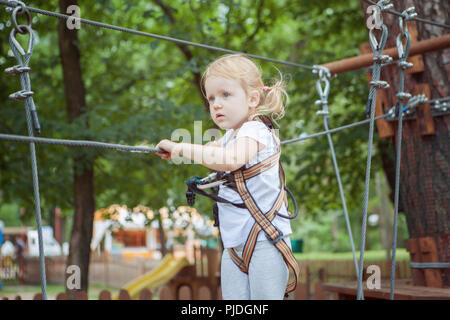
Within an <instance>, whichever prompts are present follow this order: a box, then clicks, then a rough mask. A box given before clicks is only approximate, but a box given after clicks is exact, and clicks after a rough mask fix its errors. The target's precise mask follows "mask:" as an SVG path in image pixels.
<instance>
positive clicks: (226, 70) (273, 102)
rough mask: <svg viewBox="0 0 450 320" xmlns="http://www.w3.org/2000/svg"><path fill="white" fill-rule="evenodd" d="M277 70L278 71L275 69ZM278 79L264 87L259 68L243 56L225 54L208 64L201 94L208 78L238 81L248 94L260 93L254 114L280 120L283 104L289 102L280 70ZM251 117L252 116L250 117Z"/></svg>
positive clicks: (283, 112)
mask: <svg viewBox="0 0 450 320" xmlns="http://www.w3.org/2000/svg"><path fill="white" fill-rule="evenodd" d="M277 70H278V69H277ZM278 72H279V74H280V79H279V80H278V81H275V83H274V84H273V85H272V86H269V87H267V86H265V85H264V83H263V81H262V71H261V68H260V67H258V66H256V64H255V63H254V62H253V61H251V60H250V59H249V58H247V57H246V56H244V55H243V54H227V55H224V56H222V57H220V58H218V59H217V60H215V61H213V62H212V63H210V64H209V65H208V66H207V68H206V70H205V72H204V73H203V75H202V86H201V88H202V93H203V96H205V98H206V94H205V90H204V87H205V81H206V79H207V78H208V77H210V76H215V77H221V78H227V79H233V80H238V81H239V82H240V83H241V86H242V88H243V89H244V90H245V92H246V93H247V94H248V93H249V92H250V91H251V90H258V91H259V93H260V100H259V104H258V105H257V107H256V109H255V114H257V113H260V114H265V115H269V116H270V117H271V118H272V119H274V120H277V119H281V118H282V117H284V115H285V111H284V109H285V103H284V101H283V100H284V99H283V98H285V99H286V105H287V103H288V102H289V96H288V94H287V92H286V90H285V87H286V84H285V82H284V81H283V75H282V74H281V72H280V70H278ZM250 116H252V115H250Z"/></svg>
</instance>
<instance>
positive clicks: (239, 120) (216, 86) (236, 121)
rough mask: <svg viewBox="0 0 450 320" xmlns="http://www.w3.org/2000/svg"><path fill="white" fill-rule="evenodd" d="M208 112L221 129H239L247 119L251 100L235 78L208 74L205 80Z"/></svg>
mask: <svg viewBox="0 0 450 320" xmlns="http://www.w3.org/2000/svg"><path fill="white" fill-rule="evenodd" d="M205 91H206V97H207V99H208V102H209V112H210V114H211V118H212V119H213V121H214V123H216V124H217V125H218V126H219V127H220V128H221V129H223V130H226V129H234V130H237V129H239V128H240V127H241V126H242V125H243V124H244V122H246V121H247V120H248V117H249V114H250V108H251V107H252V102H251V101H250V99H249V98H248V97H247V94H246V92H245V90H244V89H243V88H242V86H241V84H240V83H239V81H237V80H233V79H227V78H221V77H214V76H210V77H208V78H207V79H206V81H205Z"/></svg>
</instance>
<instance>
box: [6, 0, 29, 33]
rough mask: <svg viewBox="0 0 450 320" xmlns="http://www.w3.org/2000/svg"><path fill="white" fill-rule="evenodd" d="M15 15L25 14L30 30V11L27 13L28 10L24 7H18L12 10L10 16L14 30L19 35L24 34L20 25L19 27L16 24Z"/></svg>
mask: <svg viewBox="0 0 450 320" xmlns="http://www.w3.org/2000/svg"><path fill="white" fill-rule="evenodd" d="M17 13H25V14H26V16H27V22H28V27H30V28H31V23H32V19H31V14H30V11H28V9H27V8H26V7H20V6H17V7H15V8H14V10H13V12H12V15H11V20H12V23H13V25H14V28H15V29H16V30H17V31H18V32H19V33H21V34H26V31H23V29H22V25H19V24H18V23H17Z"/></svg>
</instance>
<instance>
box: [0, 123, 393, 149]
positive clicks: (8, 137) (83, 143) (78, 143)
mask: <svg viewBox="0 0 450 320" xmlns="http://www.w3.org/2000/svg"><path fill="white" fill-rule="evenodd" d="M388 116H389V115H388V114H384V115H381V116H378V117H376V118H375V120H379V119H384V118H387V117H388ZM369 121H370V120H363V121H359V122H355V123H351V124H348V125H345V126H342V127H338V128H334V129H330V130H327V131H322V132H318V133H314V134H311V135H309V136H305V137H300V138H295V139H291V140H284V141H282V142H280V144H282V145H283V144H290V143H294V142H300V141H304V140H308V139H313V138H317V137H320V136H323V135H326V134H328V133H334V132H338V131H342V130H345V129H349V128H353V127H356V126H360V125H363V124H366V123H369ZM0 140H4V141H11V142H29V143H31V142H33V143H41V144H51V145H62V146H69V147H90V148H102V149H114V150H119V151H129V152H142V153H155V152H166V151H164V150H161V149H157V148H151V147H145V146H129V145H122V144H114V143H106V142H97V141H88V140H68V139H52V138H42V137H27V136H21V135H14V134H5V133H0Z"/></svg>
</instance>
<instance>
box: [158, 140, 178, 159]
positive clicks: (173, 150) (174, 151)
mask: <svg viewBox="0 0 450 320" xmlns="http://www.w3.org/2000/svg"><path fill="white" fill-rule="evenodd" d="M177 145H178V143H176V142H173V141H170V140H167V139H164V140H161V141H160V142H159V143H158V144H157V145H156V148H157V149H161V150H164V151H167V153H163V152H156V155H157V156H159V157H160V158H161V159H164V160H170V159H173V158H175V157H177V156H178V154H179V150H178V148H177Z"/></svg>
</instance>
